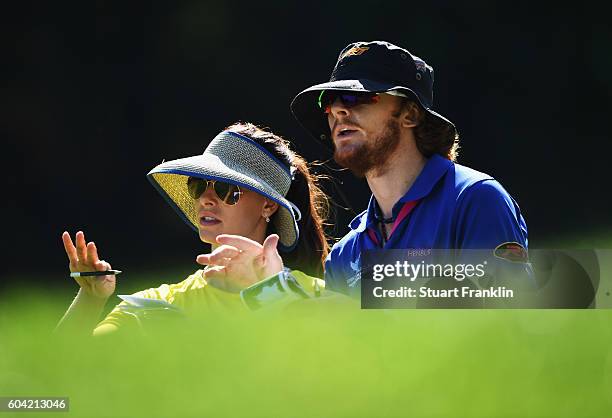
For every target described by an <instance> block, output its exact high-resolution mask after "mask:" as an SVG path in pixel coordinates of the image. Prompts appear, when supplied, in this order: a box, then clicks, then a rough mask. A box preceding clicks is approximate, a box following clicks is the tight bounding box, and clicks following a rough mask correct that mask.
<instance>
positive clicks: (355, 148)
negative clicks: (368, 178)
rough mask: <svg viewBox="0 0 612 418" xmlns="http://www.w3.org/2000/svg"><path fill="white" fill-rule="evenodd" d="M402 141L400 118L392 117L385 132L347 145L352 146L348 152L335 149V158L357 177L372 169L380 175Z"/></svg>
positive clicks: (375, 173)
mask: <svg viewBox="0 0 612 418" xmlns="http://www.w3.org/2000/svg"><path fill="white" fill-rule="evenodd" d="M399 141H400V129H399V120H398V118H390V119H389V120H388V121H387V124H386V126H385V129H384V130H383V132H382V133H381V134H380V135H379V136H377V137H376V138H374V139H373V140H369V141H368V142H365V143H362V144H359V145H353V144H348V145H345V147H351V148H352V149H349V150H348V151H346V152H338V148H336V149H335V151H334V160H335V161H336V162H337V163H338V164H339V165H340V166H342V167H344V168H348V169H349V170H351V172H352V173H353V174H354V175H355V176H357V177H364V176H365V175H366V173H368V172H369V171H372V172H373V174H374V175H375V176H380V175H382V174H384V172H385V171H386V163H387V161H389V158H390V157H391V154H393V152H394V151H395V150H396V149H397V146H398V144H399Z"/></svg>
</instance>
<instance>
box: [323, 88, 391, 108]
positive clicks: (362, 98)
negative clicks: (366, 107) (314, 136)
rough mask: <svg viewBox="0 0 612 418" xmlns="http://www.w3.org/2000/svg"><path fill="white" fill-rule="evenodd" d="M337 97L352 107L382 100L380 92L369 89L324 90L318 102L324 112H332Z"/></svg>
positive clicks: (345, 104)
mask: <svg viewBox="0 0 612 418" xmlns="http://www.w3.org/2000/svg"><path fill="white" fill-rule="evenodd" d="M336 99H340V101H341V102H342V104H343V105H344V106H346V107H348V108H351V107H354V106H358V105H362V104H372V103H376V102H378V101H379V100H380V96H379V93H370V92H368V91H356V92H350V93H349V92H346V91H336V90H323V91H322V92H321V94H320V95H319V100H318V102H317V104H318V105H319V108H320V109H321V110H322V111H323V112H324V113H330V112H331V106H332V104H333V103H334V102H335V101H336Z"/></svg>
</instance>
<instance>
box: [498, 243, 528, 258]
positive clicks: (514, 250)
mask: <svg viewBox="0 0 612 418" xmlns="http://www.w3.org/2000/svg"><path fill="white" fill-rule="evenodd" d="M493 254H495V257H497V258H502V259H504V260H507V261H511V262H513V263H527V262H528V261H529V257H528V254H527V249H526V248H525V247H523V246H522V245H521V244H519V243H518V242H504V243H503V244H499V245H498V246H497V247H495V251H494V252H493Z"/></svg>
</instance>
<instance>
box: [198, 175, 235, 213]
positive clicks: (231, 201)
mask: <svg viewBox="0 0 612 418" xmlns="http://www.w3.org/2000/svg"><path fill="white" fill-rule="evenodd" d="M209 184H212V187H213V190H214V191H215V193H216V194H217V197H218V198H219V199H220V200H221V201H223V202H224V203H226V204H228V205H230V206H233V205H235V204H236V203H238V200H239V199H240V195H241V194H242V192H241V191H240V187H238V186H236V185H235V184H230V183H225V182H223V181H217V180H205V179H199V178H196V177H189V178H188V179H187V191H188V192H189V196H191V197H192V198H193V199H199V198H200V196H202V193H204V192H205V191H206V189H208V185H209Z"/></svg>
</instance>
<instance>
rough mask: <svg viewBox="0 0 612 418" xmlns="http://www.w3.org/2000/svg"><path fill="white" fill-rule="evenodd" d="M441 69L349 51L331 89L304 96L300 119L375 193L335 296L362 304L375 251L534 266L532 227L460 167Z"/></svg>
mask: <svg viewBox="0 0 612 418" xmlns="http://www.w3.org/2000/svg"><path fill="white" fill-rule="evenodd" d="M433 79H434V77H433V68H432V67H431V66H429V65H428V64H427V63H425V61H423V60H422V59H420V58H418V57H416V56H414V55H412V54H411V53H410V52H408V51H407V50H405V49H403V48H400V47H398V46H396V45H393V44H390V43H387V42H380V41H375V42H356V43H352V44H350V45H348V46H347V47H346V48H344V49H343V50H342V51H341V53H340V55H339V57H338V61H337V63H336V66H335V68H334V70H333V72H332V75H331V78H330V80H329V82H326V83H323V84H317V85H315V86H312V87H310V88H308V89H306V90H304V91H302V92H301V93H299V94H298V95H297V96H296V97H295V99H294V100H293V102H292V103H291V110H292V112H293V114H294V116H295V117H296V118H297V120H298V121H299V122H300V123H301V124H302V125H303V126H304V127H305V128H306V129H307V130H308V131H309V132H310V133H311V134H312V135H313V136H314V137H315V138H317V139H318V140H321V141H323V142H326V143H330V142H331V143H332V144H333V147H334V159H335V160H336V162H338V163H339V164H340V165H341V166H343V167H346V168H348V169H350V170H351V171H352V172H353V173H354V174H355V175H356V176H358V177H365V179H366V181H367V182H368V185H369V187H370V189H371V191H372V197H371V199H370V203H369V205H368V208H367V209H366V210H365V211H364V212H363V213H361V214H360V215H358V216H357V217H356V218H355V219H354V220H353V221H352V222H351V223H350V229H351V230H350V232H349V233H348V234H347V235H346V236H345V237H344V238H342V239H341V240H340V241H339V242H338V243H336V245H334V247H333V249H332V251H331V253H330V255H329V256H328V258H327V261H326V266H325V267H326V271H325V281H326V288H327V289H329V290H334V291H339V292H342V293H346V294H352V295H355V296H357V295H358V288H359V284H360V283H359V282H360V280H359V279H360V274H359V271H360V265H361V263H360V254H361V252H362V251H364V250H372V249H377V248H378V249H382V248H384V249H491V251H495V252H496V254H501V256H502V257H506V258H508V259H511V261H518V262H526V261H527V226H526V224H525V221H524V219H523V217H522V215H521V213H520V209H519V207H518V205H517V203H516V202H515V201H514V199H513V198H512V197H511V196H510V195H509V194H508V193H507V192H506V190H504V188H503V187H502V186H501V184H499V183H498V182H497V181H496V180H494V179H493V178H492V177H491V176H489V175H487V174H484V173H481V172H478V171H475V170H472V169H470V168H468V167H464V166H461V165H459V164H456V163H455V162H454V161H455V159H456V157H457V149H458V138H459V136H458V134H457V131H456V129H455V126H454V125H453V123H452V122H450V121H449V120H448V119H446V118H444V117H443V116H441V115H439V114H438V113H436V112H434V111H433V110H432V109H431V108H432V104H433Z"/></svg>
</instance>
